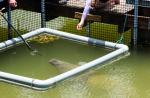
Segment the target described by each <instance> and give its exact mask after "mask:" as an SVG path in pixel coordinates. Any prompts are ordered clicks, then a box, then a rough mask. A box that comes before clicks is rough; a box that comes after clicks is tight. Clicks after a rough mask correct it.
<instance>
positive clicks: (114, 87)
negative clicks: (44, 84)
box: [0, 39, 150, 98]
mask: <svg viewBox="0 0 150 98" xmlns="http://www.w3.org/2000/svg"><path fill="white" fill-rule="evenodd" d="M31 45H32V46H33V47H34V48H36V49H37V50H38V51H39V52H38V53H39V54H38V55H34V54H32V53H31V52H30V51H29V50H28V49H27V48H26V46H25V45H21V46H17V47H14V48H12V49H9V50H7V51H5V52H2V53H1V54H0V58H1V59H0V70H1V71H5V72H9V73H13V74H18V75H23V76H27V77H32V78H37V79H47V78H49V77H53V76H55V75H58V74H60V69H59V70H58V68H57V67H55V66H52V65H51V64H49V63H48V61H49V60H50V59H53V58H56V59H59V60H62V61H65V62H69V63H71V64H74V65H79V63H81V62H89V61H91V60H93V59H96V58H98V57H100V56H103V55H105V54H107V53H109V52H111V51H112V50H109V49H105V48H102V47H95V46H88V45H84V44H78V43H75V42H71V41H67V40H62V39H61V40H57V41H55V42H51V43H45V44H38V43H31ZM130 53H131V55H130V56H128V57H126V58H123V59H121V60H119V61H116V62H112V63H108V64H106V65H105V66H103V67H101V68H95V69H92V70H89V71H88V72H85V73H83V74H81V75H78V76H76V77H72V78H70V79H67V80H65V81H62V82H60V83H58V84H56V85H55V86H54V87H52V88H50V89H49V90H47V91H42V92H40V91H34V90H32V89H28V88H23V87H19V86H15V85H11V84H7V83H3V82H0V95H1V98H150V85H149V83H150V77H149V75H150V71H149V69H150V62H149V60H150V58H149V55H150V52H149V48H144V49H143V48H140V49H138V50H136V51H135V50H134V51H133V50H130Z"/></svg>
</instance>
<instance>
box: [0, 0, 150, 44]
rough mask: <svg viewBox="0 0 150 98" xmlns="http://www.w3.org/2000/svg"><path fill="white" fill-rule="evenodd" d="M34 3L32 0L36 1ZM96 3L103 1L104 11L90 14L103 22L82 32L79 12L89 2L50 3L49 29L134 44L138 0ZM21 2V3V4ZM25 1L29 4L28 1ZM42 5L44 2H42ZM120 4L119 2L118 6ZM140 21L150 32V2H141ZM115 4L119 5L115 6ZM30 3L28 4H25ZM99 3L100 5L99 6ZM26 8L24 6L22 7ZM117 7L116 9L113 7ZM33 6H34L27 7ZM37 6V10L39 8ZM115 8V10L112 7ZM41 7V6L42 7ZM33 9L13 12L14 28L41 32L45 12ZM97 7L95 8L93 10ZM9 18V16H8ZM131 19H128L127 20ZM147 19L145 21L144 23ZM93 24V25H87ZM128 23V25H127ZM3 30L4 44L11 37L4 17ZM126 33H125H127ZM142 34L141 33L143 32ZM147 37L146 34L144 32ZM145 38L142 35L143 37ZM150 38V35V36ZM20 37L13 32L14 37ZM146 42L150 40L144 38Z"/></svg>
mask: <svg viewBox="0 0 150 98" xmlns="http://www.w3.org/2000/svg"><path fill="white" fill-rule="evenodd" d="M33 1H34V0H32V2H33ZM93 1H94V2H98V3H99V2H101V3H103V4H106V5H105V7H104V8H98V9H92V11H93V10H94V11H93V12H92V11H91V12H90V14H94V15H97V16H101V17H102V21H101V22H96V21H94V19H95V16H94V17H93V18H92V19H93V20H92V21H87V23H85V26H84V27H83V29H82V30H77V28H76V27H77V24H78V23H79V22H80V20H81V17H80V18H76V17H75V12H80V13H82V12H83V9H84V6H85V2H86V0H46V1H45V10H46V13H45V14H46V15H45V18H46V27H48V28H52V29H56V30H60V31H65V32H69V33H74V34H79V35H83V36H90V37H92V38H97V39H102V40H108V41H112V42H117V41H118V40H120V39H121V36H123V39H124V40H123V41H124V43H125V44H128V45H129V44H130V42H131V40H132V36H133V35H132V31H133V29H132V28H133V21H134V1H132V0H130V2H126V1H125V0H120V3H118V0H109V1H107V0H101V1H100V0H93ZM18 2H19V1H18ZM24 2H29V1H28V0H26V1H24ZM35 2H36V1H35ZM38 2H40V1H38ZM116 2H117V3H116ZM139 2H140V3H139V4H140V6H139V16H140V17H142V18H140V19H139V22H143V24H144V25H145V26H143V27H142V26H141V24H142V23H140V24H139V26H140V27H141V29H140V30H139V31H140V32H141V31H144V30H145V32H146V34H147V32H149V29H150V25H149V24H150V23H149V20H150V13H149V12H150V9H149V8H150V1H149V0H144V1H139ZM113 3H116V4H115V5H113ZM25 4H27V3H25ZM95 4H96V3H95ZM22 5H23V4H22ZM112 5H113V6H112ZM27 6H30V5H27ZM35 6H36V7H37V6H38V5H36V3H35ZM110 6H111V7H110ZM38 7H40V6H38ZM31 8H32V7H31V6H30V7H29V8H28V9H27V10H23V9H17V8H16V9H15V10H13V11H11V13H12V14H11V18H12V25H13V26H14V27H15V28H16V29H17V30H18V31H19V32H20V33H21V34H23V33H27V32H29V31H32V30H35V29H38V28H40V27H41V13H40V12H41V11H40V10H39V11H37V10H36V11H34V10H33V9H31ZM93 8H94V7H93ZM5 16H7V15H6V14H5ZM126 16H127V20H126V21H125V18H126ZM145 17H146V18H145ZM142 20H145V21H142ZM89 23H90V24H89ZM87 24H89V25H87ZM124 24H125V25H124ZM0 26H1V29H0V33H1V36H0V41H4V40H6V39H7V38H8V30H7V22H6V21H5V20H4V19H2V17H1V24H0ZM123 31H124V33H123ZM140 32H138V33H140ZM143 34H145V33H143ZM139 35H141V33H140V34H139ZM147 35H148V36H149V34H147ZM15 36H17V35H16V34H15V33H14V32H13V37H15ZM142 37H143V39H142V38H141V39H142V41H145V40H146V41H147V40H148V41H149V39H148V38H147V39H146V38H145V35H142Z"/></svg>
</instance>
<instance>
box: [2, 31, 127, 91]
mask: <svg viewBox="0 0 150 98" xmlns="http://www.w3.org/2000/svg"><path fill="white" fill-rule="evenodd" d="M45 32H46V33H49V34H54V35H57V36H60V37H63V38H67V39H71V40H75V41H80V42H84V43H85V42H86V43H90V44H94V45H102V46H107V47H110V48H116V50H115V51H113V52H111V53H109V54H107V55H104V56H102V57H99V58H97V59H95V60H93V61H90V62H89V63H86V64H84V65H82V66H79V67H77V68H75V69H72V70H70V71H67V72H65V73H62V74H60V75H57V76H55V77H52V78H49V79H46V80H38V79H33V78H29V77H24V76H19V75H15V74H11V73H6V72H2V71H1V72H0V81H4V82H8V83H12V84H16V85H21V86H25V87H29V88H32V89H36V90H46V89H48V88H49V87H51V86H53V85H55V84H56V83H58V82H60V81H62V80H64V79H67V78H69V77H71V76H74V75H77V74H78V73H81V72H83V71H86V70H88V69H90V68H92V67H94V66H96V65H99V64H101V65H102V64H103V63H105V62H107V61H109V60H111V59H113V58H115V57H117V56H119V55H121V54H124V53H126V52H127V51H128V46H126V45H123V44H117V43H112V42H108V41H102V40H98V39H92V38H89V37H84V36H79V35H75V34H70V33H66V32H62V31H58V30H53V29H49V28H40V29H37V30H35V31H32V32H29V33H27V34H24V35H22V37H23V38H24V39H28V38H30V37H33V36H36V35H39V34H41V33H45ZM17 43H22V40H21V39H20V38H19V37H18V38H13V39H11V40H7V41H5V42H1V43H0V48H2V49H7V48H8V47H10V46H14V45H16V44H17Z"/></svg>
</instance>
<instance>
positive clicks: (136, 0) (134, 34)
mask: <svg viewBox="0 0 150 98" xmlns="http://www.w3.org/2000/svg"><path fill="white" fill-rule="evenodd" d="M138 5H139V0H135V1H134V33H133V45H134V47H136V46H137V39H138Z"/></svg>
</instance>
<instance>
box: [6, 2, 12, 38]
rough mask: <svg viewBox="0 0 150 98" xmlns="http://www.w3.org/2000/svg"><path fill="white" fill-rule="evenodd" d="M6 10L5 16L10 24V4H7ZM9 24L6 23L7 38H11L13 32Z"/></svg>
mask: <svg viewBox="0 0 150 98" xmlns="http://www.w3.org/2000/svg"><path fill="white" fill-rule="evenodd" d="M7 7H8V10H7V17H8V22H9V23H10V24H11V22H12V21H11V20H12V19H11V7H10V5H9V4H8V6H7ZM10 24H8V39H11V38H12V37H13V34H12V31H11V26H10Z"/></svg>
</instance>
